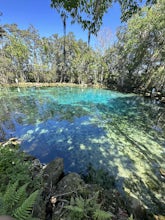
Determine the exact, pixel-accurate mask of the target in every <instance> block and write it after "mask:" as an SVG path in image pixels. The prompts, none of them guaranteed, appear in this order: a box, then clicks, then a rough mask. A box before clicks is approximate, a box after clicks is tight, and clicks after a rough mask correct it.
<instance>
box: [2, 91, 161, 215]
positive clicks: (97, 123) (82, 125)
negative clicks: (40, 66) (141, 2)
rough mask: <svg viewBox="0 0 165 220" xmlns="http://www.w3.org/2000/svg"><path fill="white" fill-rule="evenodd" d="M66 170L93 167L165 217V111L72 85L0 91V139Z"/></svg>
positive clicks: (133, 99) (141, 101) (148, 102)
mask: <svg viewBox="0 0 165 220" xmlns="http://www.w3.org/2000/svg"><path fill="white" fill-rule="evenodd" d="M15 136H16V137H18V138H20V139H21V140H22V143H21V149H22V150H25V151H27V152H29V153H30V154H32V155H34V156H36V157H38V158H39V159H40V160H41V161H42V162H44V163H47V162H49V161H51V160H53V159H54V158H55V157H63V158H64V162H65V169H66V171H77V172H84V171H85V170H86V168H87V166H88V165H89V163H92V164H93V166H94V167H96V168H100V167H103V168H105V169H106V170H108V171H109V172H110V174H111V175H114V177H115V179H116V182H117V185H118V187H120V186H121V185H122V186H123V187H124V191H126V192H128V193H129V194H132V195H133V194H134V196H135V195H136V196H137V197H138V198H139V199H140V200H141V201H143V203H144V204H145V205H146V206H148V207H149V208H151V209H152V210H153V211H154V212H157V213H165V208H164V207H165V204H164V201H165V182H164V180H163V178H162V177H161V175H160V172H159V169H160V168H165V108H164V107H163V106H161V105H159V104H154V103H153V102H152V101H151V100H145V99H144V98H142V97H139V96H136V95H133V94H129V95H126V94H121V93H117V92H111V91H109V90H100V89H89V88H87V89H82V88H70V87H57V88H56V87H55V88H27V89H26V88H20V89H4V88H3V89H1V90H0V140H5V139H8V138H10V137H15Z"/></svg>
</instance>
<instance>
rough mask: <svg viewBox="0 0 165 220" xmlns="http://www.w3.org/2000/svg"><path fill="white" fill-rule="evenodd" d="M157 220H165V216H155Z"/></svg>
mask: <svg viewBox="0 0 165 220" xmlns="http://www.w3.org/2000/svg"><path fill="white" fill-rule="evenodd" d="M154 219H155V220H165V216H163V215H154Z"/></svg>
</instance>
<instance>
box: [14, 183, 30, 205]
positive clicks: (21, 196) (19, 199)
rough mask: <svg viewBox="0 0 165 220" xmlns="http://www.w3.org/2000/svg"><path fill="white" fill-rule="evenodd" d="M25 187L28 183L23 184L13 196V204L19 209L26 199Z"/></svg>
mask: <svg viewBox="0 0 165 220" xmlns="http://www.w3.org/2000/svg"><path fill="white" fill-rule="evenodd" d="M27 186H28V183H25V184H24V185H23V186H21V187H20V188H19V189H18V190H17V192H16V194H15V200H14V202H15V204H16V205H17V207H19V206H20V205H21V204H22V203H23V201H25V199H26V196H27V195H26V188H27Z"/></svg>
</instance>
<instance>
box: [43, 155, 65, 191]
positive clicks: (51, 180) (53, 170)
mask: <svg viewBox="0 0 165 220" xmlns="http://www.w3.org/2000/svg"><path fill="white" fill-rule="evenodd" d="M63 172H64V162H63V159H62V158H57V159H55V160H53V161H52V162H50V163H49V164H48V165H47V166H46V167H45V169H44V170H43V181H44V183H46V184H47V185H48V186H50V187H51V186H55V185H56V184H57V183H58V182H59V180H60V179H61V177H62V176H63Z"/></svg>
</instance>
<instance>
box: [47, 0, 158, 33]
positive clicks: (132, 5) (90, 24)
mask: <svg viewBox="0 0 165 220" xmlns="http://www.w3.org/2000/svg"><path fill="white" fill-rule="evenodd" d="M114 2H116V1H112V0H106V1H102V0H90V1H86V0H72V1H68V0H51V7H53V8H56V9H57V11H58V12H59V13H60V15H61V16H63V15H64V14H65V15H67V16H70V17H71V18H72V23H74V22H78V23H80V24H81V26H82V28H83V29H85V30H88V31H89V32H90V33H92V34H97V32H98V31H99V29H100V27H101V25H102V20H103V16H104V14H105V13H106V12H107V11H108V9H109V8H110V7H111V6H112V4H114ZM117 2H118V3H119V4H120V6H121V11H122V17H121V19H122V20H123V21H126V20H128V18H130V17H131V16H132V14H134V13H135V12H137V11H138V9H139V8H140V4H139V3H140V2H141V1H139V0H136V1H135V0H129V1H117ZM154 2H155V1H153V0H148V1H146V2H145V3H146V4H149V3H150V4H153V3H154Z"/></svg>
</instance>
